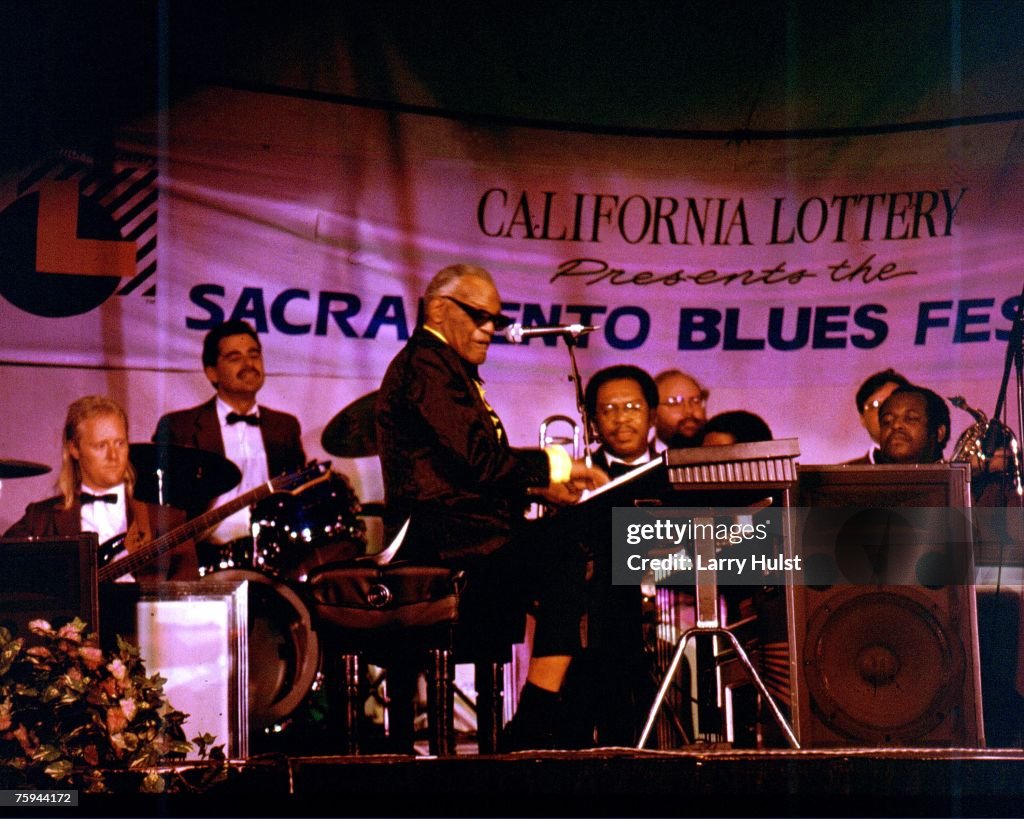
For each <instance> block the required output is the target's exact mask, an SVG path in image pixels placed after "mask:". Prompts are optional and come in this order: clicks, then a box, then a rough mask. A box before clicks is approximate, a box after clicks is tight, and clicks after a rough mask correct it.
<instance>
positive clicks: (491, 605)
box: [400, 516, 587, 657]
mask: <svg viewBox="0 0 1024 819" xmlns="http://www.w3.org/2000/svg"><path fill="white" fill-rule="evenodd" d="M414 517H415V516H414ZM444 528H445V529H446V530H447V533H449V534H450V536H452V537H457V536H458V535H457V528H456V527H451V528H449V527H447V526H445V527H444ZM426 540H427V539H426V538H422V539H421V538H412V539H411V540H410V543H409V544H408V545H409V546H410V549H409V550H406V547H405V546H403V547H402V550H401V552H400V556H401V557H402V558H403V559H410V560H417V561H423V562H429V563H434V564H438V565H445V566H450V567H452V568H455V569H460V570H462V571H464V572H465V573H466V586H465V590H464V592H463V595H462V601H461V605H460V612H461V614H460V623H459V630H460V631H467V630H468V631H470V632H473V631H477V632H478V633H479V635H480V636H481V637H482V638H486V636H487V635H488V634H492V635H506V636H508V635H512V634H514V632H515V631H516V630H517V628H518V637H512V639H511V641H512V642H516V641H518V639H521V636H522V626H523V623H524V622H525V620H524V616H525V614H526V613H527V612H529V613H531V614H533V615H534V617H535V619H536V628H535V631H534V640H533V656H535V657H549V656H565V655H568V656H573V655H575V654H577V653H578V651H579V648H580V621H581V619H582V617H583V613H584V611H585V609H586V567H587V556H586V553H585V551H584V550H583V548H582V547H581V545H580V543H579V542H578V541H577V540H574V539H572V538H571V537H567V536H564V533H562V532H560V531H559V528H558V527H556V526H552V525H551V524H550V522H549V521H546V520H543V519H542V520H536V521H524V522H523V523H522V524H520V525H518V526H517V527H516V528H515V529H514V530H513V531H512V533H511V534H510V535H509V536H508V537H507V538H505V539H504V542H503V543H502V544H501V545H500V546H499V547H498V548H497V549H496V550H495V551H492V552H489V553H488V554H484V555H479V554H469V555H459V556H455V557H449V558H447V559H441V558H439V557H438V556H437V555H436V553H434V550H433V549H431V548H429V547H428V548H424V546H423V544H424V542H425V541H426Z"/></svg>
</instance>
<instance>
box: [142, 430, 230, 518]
mask: <svg viewBox="0 0 1024 819" xmlns="http://www.w3.org/2000/svg"><path fill="white" fill-rule="evenodd" d="M128 456H129V458H130V459H131V462H132V466H134V467H135V475H136V477H135V497H136V498H138V499H139V500H141V501H145V502H146V503H161V502H162V505H164V506H175V507H177V508H178V509H195V508H196V507H199V506H206V504H208V503H209V502H210V501H211V500H213V498H215V497H217V496H218V495H223V494H224V493H225V492H227V491H228V490H229V489H232V488H234V487H236V486H238V483H239V481H241V480H242V473H241V472H240V471H239V470H238V467H237V466H235V465H234V464H233V463H231V461H229V460H228V459H227V458H225V457H224V456H223V455H220V454H218V453H216V452H207V451H206V450H205V449H197V448H196V447H191V446H178V445H176V444H131V445H130V446H129V447H128ZM157 470H160V472H161V473H162V479H161V476H158V475H157Z"/></svg>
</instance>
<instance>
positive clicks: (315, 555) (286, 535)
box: [252, 472, 366, 581]
mask: <svg viewBox="0 0 1024 819" xmlns="http://www.w3.org/2000/svg"><path fill="white" fill-rule="evenodd" d="M361 512H362V508H361V507H360V504H359V499H358V498H357V497H356V493H355V492H354V491H353V490H352V487H351V486H350V485H349V482H348V480H347V479H346V478H345V477H344V476H343V475H339V474H338V473H336V472H329V473H327V475H326V476H324V478H323V479H321V480H318V481H316V482H315V483H313V484H311V485H309V486H307V487H306V488H305V489H303V490H302V491H301V492H297V493H291V492H275V493H274V494H272V495H269V496H268V497H266V498H264V499H263V500H261V501H260V502H259V503H257V504H256V505H255V506H254V507H253V509H252V531H253V539H254V541H255V548H254V551H255V564H256V566H257V568H259V569H260V570H262V571H266V572H270V573H271V574H275V575H277V576H279V577H286V578H289V579H291V580H298V581H304V580H305V579H306V575H307V574H308V573H309V572H310V571H312V570H313V569H314V568H316V567H317V566H322V565H324V564H325V563H331V562H334V561H337V560H351V559H352V558H354V557H358V556H360V555H362V554H365V552H366V523H365V521H363V519H362V518H361V517H359V515H360V513H361Z"/></svg>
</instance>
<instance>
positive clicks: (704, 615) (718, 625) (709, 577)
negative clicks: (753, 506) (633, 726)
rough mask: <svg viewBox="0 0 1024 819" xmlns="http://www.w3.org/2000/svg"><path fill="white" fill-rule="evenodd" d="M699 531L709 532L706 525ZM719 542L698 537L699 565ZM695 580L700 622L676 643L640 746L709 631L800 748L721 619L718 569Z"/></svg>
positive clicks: (792, 743)
mask: <svg viewBox="0 0 1024 819" xmlns="http://www.w3.org/2000/svg"><path fill="white" fill-rule="evenodd" d="M693 522H694V525H695V528H697V524H698V523H710V524H712V526H711V528H712V529H713V528H714V526H713V524H714V518H713V517H706V518H703V519H701V518H697V517H694V519H693ZM698 531H702V532H703V531H705V530H704V529H703V528H701V529H699V530H698ZM715 547H716V543H715V540H714V538H713V537H704V536H703V535H701V536H699V537H695V538H694V549H693V551H694V558H695V560H697V561H698V563H697V565H702V566H713V565H714V563H712V562H711V561H712V560H713V559H714V558H715V555H716V552H715ZM694 581H695V584H696V594H697V602H696V607H697V623H696V625H695V626H694V627H693V628H689V629H687V630H686V631H685V632H684V633H683V635H682V636H681V637H680V638H679V642H678V643H677V644H676V650H675V654H673V655H672V662H671V663H670V664H669V667H668V670H667V671H666V672H665V676H664V678H663V679H662V681H661V687H660V688H659V689H658V695H657V696H656V697H655V698H654V704H653V705H651V710H650V711H649V712H648V714H647V722H646V723H645V724H644V728H643V731H642V733H641V734H640V740H639V742H637V746H636V747H637V748H638V749H643V747H644V746H645V745H646V744H647V740H648V738H649V737H650V735H651V731H652V730H653V729H654V723H655V722H656V721H657V718H658V711H659V710H660V709H661V705H662V703H663V702H664V700H665V697H666V696H667V695H668V691H669V688H670V687H671V685H672V680H673V679H675V676H676V672H677V671H678V670H679V663H680V662H681V661H682V659H683V652H684V651H685V650H686V644H687V643H688V642H689V641H690V639H691V638H696V636H697V635H699V634H707V635H711V636H713V637H722V638H724V639H725V640H727V641H728V642H729V643H730V644H731V645H732V647H733V650H734V651H735V652H736V657H737V658H738V659H739V661H740V663H741V664H742V666H743V668H744V669H745V670H746V672H747V674H748V676H749V677H750V679H751V681H752V682H753V683H754V685H755V686H756V687H757V690H758V692H759V693H760V695H761V697H762V698H763V700H764V702H766V703H767V704H768V707H769V709H770V710H771V712H772V716H773V717H774V719H775V722H776V723H777V724H778V726H779V728H780V729H781V730H782V733H783V734H784V735H785V737H786V741H787V742H788V743H789V746H790V747H791V748H794V749H799V748H800V742H799V741H798V740H797V738H796V734H794V733H793V729H792V728H791V727H790V725H789V722H788V721H787V720H786V717H785V716H784V715H783V713H782V711H781V710H779V706H778V705H777V704H776V702H775V698H774V697H772V695H771V693H770V692H769V691H768V688H767V686H766V685H765V684H764V680H762V679H761V675H760V674H758V673H757V669H756V668H755V667H754V664H753V663H752V662H750V657H749V656H748V655H747V652H746V651H745V650H744V648H743V645H742V644H741V643H740V641H739V640H738V639H736V635H735V634H733V633H732V631H730V630H729V629H728V628H726V627H725V626H724V625H723V624H722V621H721V615H720V613H719V608H718V572H717V571H716V570H713V569H703V570H701V571H695V572H694Z"/></svg>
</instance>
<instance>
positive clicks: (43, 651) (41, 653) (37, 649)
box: [25, 646, 53, 660]
mask: <svg viewBox="0 0 1024 819" xmlns="http://www.w3.org/2000/svg"><path fill="white" fill-rule="evenodd" d="M25 653H26V654H27V655H28V656H29V657H32V658H33V659H36V660H52V659H53V652H52V651H50V649H48V648H47V647H46V646H32V647H31V648H27V649H25Z"/></svg>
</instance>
